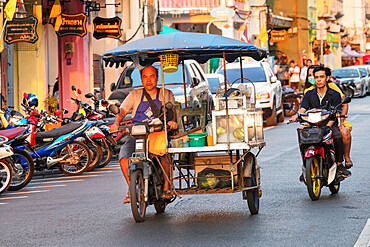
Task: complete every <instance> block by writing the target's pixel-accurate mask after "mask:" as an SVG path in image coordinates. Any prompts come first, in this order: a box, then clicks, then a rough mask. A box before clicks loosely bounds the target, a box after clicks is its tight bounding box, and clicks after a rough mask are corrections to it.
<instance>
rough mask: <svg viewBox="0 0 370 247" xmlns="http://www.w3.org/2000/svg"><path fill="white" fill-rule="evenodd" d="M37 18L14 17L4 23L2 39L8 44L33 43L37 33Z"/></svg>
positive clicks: (36, 38) (37, 37)
mask: <svg viewBox="0 0 370 247" xmlns="http://www.w3.org/2000/svg"><path fill="white" fill-rule="evenodd" d="M37 22H38V21H37V18H36V17H34V16H33V15H32V16H29V17H27V18H14V19H13V20H12V21H9V22H7V23H6V27H5V35H4V41H5V42H6V43H8V44H12V43H15V42H28V43H35V42H36V41H37V40H38V39H39V36H38V35H37Z"/></svg>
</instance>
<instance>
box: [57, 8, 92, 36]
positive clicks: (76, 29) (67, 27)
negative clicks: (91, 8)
mask: <svg viewBox="0 0 370 247" xmlns="http://www.w3.org/2000/svg"><path fill="white" fill-rule="evenodd" d="M61 18H62V24H61V25H60V28H59V30H58V31H57V32H56V33H57V35H58V36H59V37H63V36H67V35H74V36H80V37H83V36H85V35H86V33H87V31H86V18H87V17H86V15H85V14H84V13H80V14H76V15H68V14H62V16H61Z"/></svg>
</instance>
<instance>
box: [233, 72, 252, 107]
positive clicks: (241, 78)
mask: <svg viewBox="0 0 370 247" xmlns="http://www.w3.org/2000/svg"><path fill="white" fill-rule="evenodd" d="M239 80H242V81H243V80H247V81H249V82H250V83H252V85H253V94H254V98H253V100H254V104H256V103H257V99H256V86H255V85H254V83H253V82H252V81H251V80H249V79H248V78H244V77H240V78H238V79H236V80H235V81H233V83H231V85H230V87H232V86H233V85H234V83H235V82H236V81H239ZM242 83H243V84H244V82H242Z"/></svg>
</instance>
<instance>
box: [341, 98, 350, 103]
mask: <svg viewBox="0 0 370 247" xmlns="http://www.w3.org/2000/svg"><path fill="white" fill-rule="evenodd" d="M350 102H351V97H344V98H343V99H342V104H348V103H350Z"/></svg>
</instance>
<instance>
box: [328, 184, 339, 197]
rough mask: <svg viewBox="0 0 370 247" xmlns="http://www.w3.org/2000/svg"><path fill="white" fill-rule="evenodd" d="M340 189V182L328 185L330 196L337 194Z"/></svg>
mask: <svg viewBox="0 0 370 247" xmlns="http://www.w3.org/2000/svg"><path fill="white" fill-rule="evenodd" d="M339 188H340V182H336V183H334V182H333V183H331V184H329V190H330V192H331V193H332V194H338V192H339Z"/></svg>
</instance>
